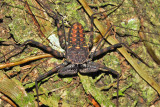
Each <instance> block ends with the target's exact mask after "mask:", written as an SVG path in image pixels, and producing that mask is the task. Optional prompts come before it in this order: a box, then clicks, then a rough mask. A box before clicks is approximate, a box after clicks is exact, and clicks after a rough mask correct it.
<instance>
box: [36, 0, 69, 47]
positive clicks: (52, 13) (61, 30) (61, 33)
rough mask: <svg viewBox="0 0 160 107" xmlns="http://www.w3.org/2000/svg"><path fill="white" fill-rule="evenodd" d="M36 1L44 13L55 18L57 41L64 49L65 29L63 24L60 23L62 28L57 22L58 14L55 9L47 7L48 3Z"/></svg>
mask: <svg viewBox="0 0 160 107" xmlns="http://www.w3.org/2000/svg"><path fill="white" fill-rule="evenodd" d="M36 1H37V2H38V3H39V4H40V5H41V6H42V7H43V8H44V10H45V11H46V13H47V14H48V15H49V16H50V17H52V18H53V19H54V20H55V23H56V26H57V31H58V36H59V42H60V45H61V47H62V48H63V49H64V48H65V42H66V37H65V31H64V24H63V25H62V28H61V26H60V24H59V18H60V17H58V14H57V13H56V12H55V11H53V10H52V9H51V8H50V7H49V5H48V4H45V3H44V2H41V1H39V0H36ZM62 23H63V21H62ZM64 40H65V42H64Z"/></svg>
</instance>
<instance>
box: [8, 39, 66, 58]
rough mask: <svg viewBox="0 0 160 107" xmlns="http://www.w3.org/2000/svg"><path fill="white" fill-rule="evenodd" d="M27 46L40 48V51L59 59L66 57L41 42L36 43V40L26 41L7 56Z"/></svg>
mask: <svg viewBox="0 0 160 107" xmlns="http://www.w3.org/2000/svg"><path fill="white" fill-rule="evenodd" d="M27 44H30V45H34V46H35V47H38V48H40V49H42V50H44V51H46V52H48V53H50V54H52V55H53V56H55V57H58V58H63V57H64V53H62V52H58V51H56V50H54V49H52V48H51V47H48V46H45V45H43V44H41V43H39V42H36V41H34V40H27V41H25V42H24V43H23V44H21V45H20V46H19V47H17V48H15V49H13V50H11V51H10V52H8V53H7V54H5V55H8V54H9V53H11V52H13V51H14V50H16V49H18V48H20V47H23V46H25V45H27Z"/></svg>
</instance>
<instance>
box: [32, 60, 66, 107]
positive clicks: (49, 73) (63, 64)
mask: <svg viewBox="0 0 160 107" xmlns="http://www.w3.org/2000/svg"><path fill="white" fill-rule="evenodd" d="M67 64H68V63H67V62H64V63H62V64H60V65H58V66H56V67H55V68H53V69H52V70H50V71H48V72H46V73H44V74H43V75H40V76H39V77H38V78H37V79H36V80H35V87H36V95H37V102H38V107H39V96H38V82H39V81H41V80H43V79H45V78H47V77H49V76H51V75H52V74H54V73H55V72H57V71H58V70H59V69H61V68H63V67H64V66H66V65H67Z"/></svg>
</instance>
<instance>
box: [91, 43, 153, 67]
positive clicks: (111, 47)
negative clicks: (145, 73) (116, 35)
mask: <svg viewBox="0 0 160 107" xmlns="http://www.w3.org/2000/svg"><path fill="white" fill-rule="evenodd" d="M122 46H124V47H126V48H127V50H128V51H129V52H130V53H131V54H133V55H134V56H135V57H136V58H138V59H139V60H140V61H141V62H142V63H144V64H145V65H146V66H148V67H151V66H150V65H148V64H147V63H146V62H145V61H144V60H143V59H142V58H140V57H139V56H138V55H137V54H136V53H134V52H133V51H132V50H131V49H130V48H129V47H128V46H127V45H126V44H124V43H117V44H115V45H111V46H109V47H106V48H104V49H100V50H99V51H95V52H92V53H91V54H90V57H91V58H94V57H97V56H100V55H102V54H105V53H107V52H109V51H112V50H114V49H116V48H120V47H122Z"/></svg>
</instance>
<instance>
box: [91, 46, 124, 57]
mask: <svg viewBox="0 0 160 107" xmlns="http://www.w3.org/2000/svg"><path fill="white" fill-rule="evenodd" d="M120 47H122V44H121V43H118V44H115V45H111V46H109V47H106V48H104V49H100V50H99V51H95V52H92V53H91V54H90V56H92V58H94V57H97V56H99V55H102V54H105V53H107V52H109V51H112V50H114V49H116V48H120Z"/></svg>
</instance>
